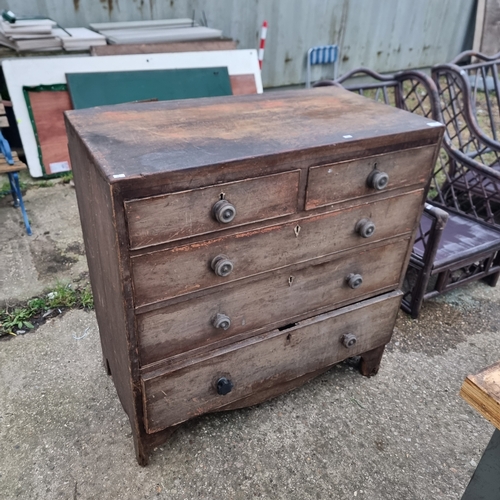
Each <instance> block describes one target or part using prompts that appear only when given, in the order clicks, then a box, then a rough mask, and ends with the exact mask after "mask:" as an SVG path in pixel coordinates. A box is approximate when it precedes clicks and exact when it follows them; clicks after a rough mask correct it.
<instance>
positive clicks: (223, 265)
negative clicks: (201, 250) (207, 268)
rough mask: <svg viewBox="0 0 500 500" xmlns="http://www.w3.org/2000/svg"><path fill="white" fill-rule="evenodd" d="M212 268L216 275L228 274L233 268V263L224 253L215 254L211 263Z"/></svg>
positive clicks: (223, 275)
mask: <svg viewBox="0 0 500 500" xmlns="http://www.w3.org/2000/svg"><path fill="white" fill-rule="evenodd" d="M211 266H212V270H213V272H214V273H215V274H216V275H217V276H222V277H223V278H224V277H225V276H229V275H230V274H231V271H232V270H233V267H234V266H233V263H232V262H231V261H230V260H229V258H228V257H226V256H225V255H217V257H214V258H213V260H212V263H211Z"/></svg>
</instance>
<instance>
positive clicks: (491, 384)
mask: <svg viewBox="0 0 500 500" xmlns="http://www.w3.org/2000/svg"><path fill="white" fill-rule="evenodd" d="M460 396H462V398H464V399H465V401H467V403H469V404H470V405H471V406H472V407H473V408H475V409H476V410H477V411H478V412H479V413H481V415H483V417H485V418H486V419H488V420H489V421H490V422H491V423H492V424H493V425H494V426H495V427H496V428H497V429H500V362H498V363H495V364H494V365H492V366H489V367H488V368H485V369H484V370H482V371H480V372H479V373H477V374H475V375H469V376H468V377H467V378H466V379H465V381H464V383H463V385H462V389H461V390H460Z"/></svg>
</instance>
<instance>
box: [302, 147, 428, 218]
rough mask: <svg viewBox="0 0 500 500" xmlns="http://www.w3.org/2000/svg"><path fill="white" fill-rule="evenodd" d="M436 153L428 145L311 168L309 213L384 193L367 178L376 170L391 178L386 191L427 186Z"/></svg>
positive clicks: (307, 197) (307, 200)
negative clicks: (371, 184) (320, 208)
mask: <svg viewBox="0 0 500 500" xmlns="http://www.w3.org/2000/svg"><path fill="white" fill-rule="evenodd" d="M434 152H435V147H434V146H427V147H423V148H415V149H409V150H404V151H396V152H394V153H388V154H384V155H377V156H369V157H366V158H360V159H356V160H352V161H345V162H341V163H334V164H329V165H321V166H317V167H310V168H309V175H308V178H307V193H306V210H312V209H314V208H318V207H323V206H325V205H331V204H335V203H339V202H341V201H344V200H346V199H355V198H361V197H364V196H370V195H372V196H373V195H377V194H380V191H377V190H376V189H374V188H371V187H369V186H368V184H367V178H368V176H369V175H370V173H371V172H372V171H373V170H374V169H377V170H378V171H381V172H385V173H386V174H388V175H389V184H388V185H387V187H386V188H385V189H384V190H383V191H390V190H391V189H397V188H400V187H402V186H411V185H421V184H424V183H425V181H426V180H427V179H428V177H429V169H430V167H431V165H432V159H433V156H434Z"/></svg>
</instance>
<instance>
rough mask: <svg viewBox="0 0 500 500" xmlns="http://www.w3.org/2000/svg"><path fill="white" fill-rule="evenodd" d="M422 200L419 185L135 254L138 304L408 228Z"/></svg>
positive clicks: (133, 265) (336, 250)
mask: <svg viewBox="0 0 500 500" xmlns="http://www.w3.org/2000/svg"><path fill="white" fill-rule="evenodd" d="M421 203H422V191H421V190H418V191H413V192H411V193H408V194H405V195H402V196H397V197H394V198H389V199H386V200H380V201H378V202H376V203H369V204H365V205H361V206H357V207H354V208H350V209H348V210H343V211H336V212H329V213H326V214H321V215H314V216H310V217H307V218H303V219H301V220H299V221H295V222H290V223H287V224H281V225H274V226H267V227H263V228H260V229H256V230H252V231H248V232H243V233H238V234H236V235H231V236H226V237H224V236H221V237H219V238H216V239H211V240H207V241H202V242H197V243H192V244H188V245H182V246H178V247H175V248H172V249H169V250H162V251H157V252H152V253H148V254H143V255H139V256H136V257H132V259H131V261H132V270H133V281H134V291H135V301H136V306H141V305H146V304H150V303H154V302H158V301H161V300H166V299H169V298H172V297H176V296H179V295H183V294H187V293H190V292H193V291H197V290H201V289H205V288H210V287H216V286H221V285H224V284H226V283H230V282H232V281H235V280H238V279H241V278H245V277H248V276H252V275H256V274H259V273H263V272H266V271H271V270H273V269H278V268H281V267H286V266H289V265H292V264H297V263H300V262H306V261H308V260H311V259H315V258H318V257H323V256H326V255H330V254H334V253H337V252H340V251H344V250H346V249H349V248H353V247H359V246H361V245H367V244H370V243H373V242H375V241H380V240H384V239H387V238H392V237H393V236H396V235H401V234H405V233H408V232H410V231H411V230H412V229H413V227H414V224H415V221H416V217H417V215H418V214H419V210H420V205H421ZM401 214H405V216H402V215H401ZM364 219H370V220H371V221H373V222H374V224H375V226H376V229H375V232H374V234H373V236H371V237H369V238H363V237H362V236H360V235H359V234H358V233H357V232H356V231H355V227H356V224H357V223H358V222H359V221H361V220H364ZM219 255H225V256H227V257H228V259H229V260H230V261H231V262H232V264H233V266H234V267H233V270H232V272H231V273H230V274H229V275H228V276H225V277H221V276H217V275H216V274H215V272H214V271H213V270H212V268H211V263H212V262H213V259H214V258H216V257H217V256H219Z"/></svg>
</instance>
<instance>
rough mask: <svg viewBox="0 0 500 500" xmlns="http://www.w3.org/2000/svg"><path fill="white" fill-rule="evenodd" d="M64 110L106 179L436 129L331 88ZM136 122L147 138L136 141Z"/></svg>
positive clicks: (361, 144) (396, 141)
mask: <svg viewBox="0 0 500 500" xmlns="http://www.w3.org/2000/svg"><path fill="white" fill-rule="evenodd" d="M68 116H69V117H71V121H72V123H73V125H74V126H75V127H77V128H78V130H79V132H80V135H81V139H82V140H83V141H84V142H85V143H86V144H87V145H88V147H90V148H91V149H92V151H93V154H94V155H95V158H96V160H97V165H98V168H99V169H100V170H101V171H102V173H103V175H105V176H106V177H108V178H109V179H110V182H117V179H116V178H114V177H113V176H114V175H125V178H128V179H134V182H137V181H140V180H141V179H142V178H143V177H147V176H149V175H152V174H155V173H163V174H164V175H166V174H167V173H169V172H174V171H186V170H189V169H194V168H196V167H201V166H205V165H207V166H209V165H216V164H223V163H228V162H231V163H232V162H235V160H238V161H242V160H245V159H248V158H252V159H253V160H254V162H256V161H257V160H258V159H259V161H262V162H266V161H267V158H268V157H271V156H272V160H270V161H271V162H272V164H273V165H274V164H276V162H277V161H279V159H280V158H279V156H280V155H285V154H286V153H292V156H296V155H297V152H300V154H302V152H303V151H308V150H311V151H314V152H315V154H317V155H318V156H319V155H321V154H322V153H324V151H325V148H326V150H328V151H333V150H338V151H339V152H342V150H343V149H344V148H352V147H353V146H356V147H357V148H358V151H359V150H364V149H369V148H371V147H375V145H378V146H381V145H384V144H385V145H386V146H387V147H388V148H389V147H390V149H391V150H393V149H400V148H401V147H404V145H406V144H408V143H409V142H411V143H415V142H417V141H418V142H420V144H421V145H425V144H435V143H436V142H437V141H438V140H439V138H440V135H441V128H436V127H431V126H429V125H427V123H428V119H425V118H422V117H421V116H417V115H413V114H411V115H410V114H408V113H407V112H405V111H402V110H399V109H395V108H391V107H388V106H385V105H383V104H380V103H376V102H373V101H370V100H367V99H365V98H363V97H361V96H359V95H356V94H354V93H352V92H349V91H346V90H343V89H338V88H335V87H325V88H322V89H312V90H310V91H306V90H298V91H286V92H272V93H269V94H259V95H252V96H232V97H216V98H209V99H196V101H194V100H185V101H171V102H159V103H144V104H141V105H140V106H137V105H134V104H120V105H117V106H112V107H106V106H103V107H102V108H99V109H88V110H78V111H72V112H69V113H68ZM117 124H119V126H117ZM298 124H300V126H298ZM138 127H140V135H141V137H147V138H148V140H147V141H145V140H141V141H137V134H138ZM375 130H376V133H374V131H375ZM344 136H346V137H344ZM103 138H106V140H103ZM257 145H258V146H257ZM402 145H403V146H402ZM417 145H418V144H417ZM254 164H255V163H254ZM314 164H316V165H317V163H313V164H312V165H314ZM312 165H311V166H312ZM259 167H260V166H259ZM220 173H221V174H223V173H225V171H224V172H223V171H221V172H220ZM184 175H187V176H190V175H191V173H188V172H186V173H185V174H184ZM119 179H122V177H120V178H119ZM120 182H121V181H120Z"/></svg>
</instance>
